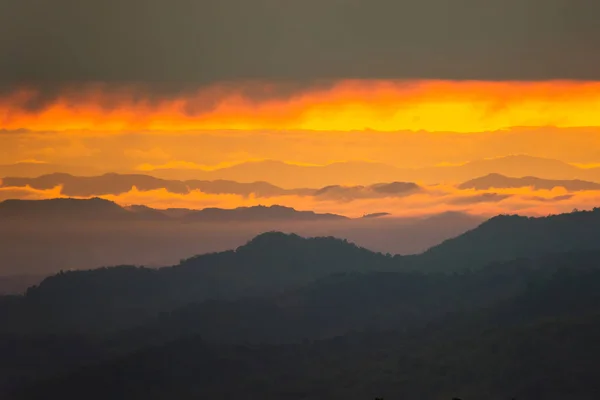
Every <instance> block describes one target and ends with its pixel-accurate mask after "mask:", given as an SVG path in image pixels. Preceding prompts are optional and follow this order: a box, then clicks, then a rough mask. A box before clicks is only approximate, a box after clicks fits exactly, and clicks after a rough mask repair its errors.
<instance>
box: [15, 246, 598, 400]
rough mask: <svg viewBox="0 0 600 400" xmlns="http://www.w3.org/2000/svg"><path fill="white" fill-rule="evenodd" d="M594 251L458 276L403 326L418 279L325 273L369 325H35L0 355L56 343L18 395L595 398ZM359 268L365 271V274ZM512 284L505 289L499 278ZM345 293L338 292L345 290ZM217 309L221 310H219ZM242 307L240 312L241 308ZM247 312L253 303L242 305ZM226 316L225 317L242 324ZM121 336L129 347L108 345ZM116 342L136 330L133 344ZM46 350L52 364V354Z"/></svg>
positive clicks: (317, 304)
mask: <svg viewBox="0 0 600 400" xmlns="http://www.w3.org/2000/svg"><path fill="white" fill-rule="evenodd" d="M598 256H599V254H598V253H594V254H592V253H585V254H570V255H565V256H564V257H563V258H562V261H558V262H557V261H556V260H552V259H550V258H549V259H542V260H536V261H528V262H524V261H519V262H515V263H510V264H508V265H505V266H504V267H505V268H504V269H503V270H502V269H500V268H499V267H498V268H491V269H489V271H488V272H487V273H488V274H489V277H492V276H495V277H494V278H493V279H490V280H489V281H488V282H487V283H484V282H485V280H481V281H480V282H481V283H482V284H483V285H482V288H481V291H480V292H479V293H478V294H475V295H473V298H469V296H471V294H469V293H468V291H466V290H462V291H455V290H450V291H449V292H450V293H452V292H454V293H455V297H456V299H455V300H453V301H455V302H457V304H458V303H460V301H459V300H458V298H463V300H466V303H468V304H470V306H469V307H465V306H464V305H463V307H462V309H461V311H460V312H452V313H441V315H438V316H437V318H434V319H430V320H429V322H427V323H422V324H416V325H405V326H404V327H402V326H401V325H402V319H403V318H404V316H405V314H404V313H403V312H402V311H401V310H402V309H403V308H404V307H405V306H406V304H415V300H414V299H415V298H418V297H419V295H418V292H419V290H414V291H411V290H410V288H411V285H407V286H406V288H405V289H406V290H408V293H405V294H404V295H398V297H397V298H395V299H393V298H391V297H390V292H388V291H387V290H385V284H384V283H383V282H384V281H389V280H390V277H389V276H388V278H387V279H379V280H375V281H373V280H370V279H366V280H356V281H354V282H353V283H351V284H350V285H347V283H338V284H336V285H334V286H328V288H327V290H328V291H329V293H330V296H333V297H334V298H336V297H337V298H338V299H340V298H339V297H338V296H339V293H343V292H344V290H347V289H349V290H348V292H349V293H351V292H352V293H355V294H357V295H358V294H360V298H359V297H357V298H355V300H354V305H355V307H356V306H358V305H359V304H360V303H361V299H364V298H367V299H369V298H377V301H369V300H367V301H366V305H363V306H362V307H360V306H358V309H361V308H362V310H361V311H359V312H360V313H363V312H364V310H365V309H370V310H371V315H372V317H371V320H372V321H373V326H372V327H371V328H367V329H360V330H358V331H355V332H354V333H352V332H348V333H346V334H343V335H340V336H337V337H334V338H330V339H326V340H316V341H315V340H311V339H307V340H304V341H303V342H301V343H300V342H296V343H288V344H278V345H274V344H266V343H265V344H259V343H255V344H249V343H247V341H244V340H241V339H240V340H237V341H236V342H234V343H230V344H226V343H222V342H221V343H218V341H215V340H214V339H211V338H210V337H208V338H207V337H205V336H204V335H202V334H200V335H198V331H193V330H189V331H187V332H186V333H180V334H179V336H177V337H170V338H165V339H163V340H157V341H155V342H153V343H145V344H144V343H143V342H142V343H140V342H139V341H135V340H130V341H129V342H127V340H126V339H124V336H113V337H112V339H109V340H107V341H104V342H98V341H97V340H95V341H88V342H82V341H81V340H80V339H79V340H76V339H75V338H72V339H71V343H72V344H71V345H69V344H68V343H66V342H65V341H64V340H63V341H61V339H60V338H59V337H54V338H46V342H45V343H46V344H45V345H43V344H40V343H44V342H42V341H40V339H36V341H35V342H33V343H37V346H36V347H34V346H32V345H31V343H32V340H34V339H28V340H29V344H28V345H27V340H24V339H21V340H22V341H21V343H17V344H20V346H22V352H21V353H19V352H18V351H17V350H16V349H15V347H14V345H15V341H13V342H12V344H13V347H11V348H9V349H7V351H6V353H5V354H7V356H5V361H3V362H4V365H5V366H4V368H6V363H7V361H6V359H7V358H8V359H10V357H11V355H12V356H13V357H16V356H15V354H20V356H21V357H25V355H29V354H32V355H33V354H35V355H36V356H37V357H38V358H39V357H40V355H44V354H45V353H44V352H48V351H51V352H52V351H54V352H57V350H56V349H61V350H62V351H63V352H62V354H63V356H62V358H61V359H60V363H62V364H60V363H59V364H60V368H59V369H57V371H58V372H55V371H52V373H49V372H48V371H47V370H46V371H45V373H44V371H42V372H38V373H37V374H36V376H38V377H40V376H42V377H43V376H45V378H43V379H39V380H36V379H35V378H33V379H34V381H31V379H32V378H31V377H29V378H28V377H26V374H24V373H23V372H22V375H21V380H20V382H21V384H20V385H17V386H18V387H17V388H16V389H15V391H13V392H12V393H13V398H14V399H42V398H45V396H47V395H48V394H49V393H60V394H61V398H63V399H67V400H68V399H79V398H88V399H105V398H111V399H146V398H152V399H170V398H178V399H195V398H217V399H229V398H245V399H299V398H300V399H373V398H375V397H383V398H422V399H452V398H453V397H460V398H464V399H469V398H485V399H491V400H496V399H498V400H500V399H511V398H523V399H549V400H554V399H563V398H569V399H577V400H584V399H585V400H591V399H595V398H597V395H598V393H599V392H598V390H600V385H599V383H598V382H599V381H598V378H599V376H598V374H599V373H598V371H597V368H595V363H596V360H597V358H598V357H599V356H600V346H598V344H597V335H598V334H600V312H599V311H600V296H599V295H598V293H600V269H599V268H598V267H597V265H598V260H600V258H598ZM499 271H511V272H510V273H507V272H503V273H500V272H499ZM519 275H522V276H526V277H527V278H526V279H525V280H524V281H523V282H522V283H524V285H516V286H515V285H513V284H511V283H510V282H511V281H512V283H514V282H515V281H513V279H512V278H510V277H513V278H514V277H515V276H519ZM430 278H432V279H433V277H430ZM423 279H425V280H426V279H427V278H425V277H423ZM444 279H449V280H451V279H459V277H455V278H451V277H448V276H446V277H445V278H442V277H440V276H438V277H437V278H435V279H434V280H437V285H439V286H438V287H437V289H438V290H439V289H442V291H441V292H442V293H443V292H444V291H443V287H444V286H445V283H444V282H443V280H444ZM466 279H467V280H468V279H469V278H468V277H467V278H466ZM343 281H344V280H343ZM351 281H352V280H351ZM346 282H347V281H346ZM360 282H364V283H363V284H362V287H361V283H360ZM374 282H377V283H376V284H375V283H374ZM448 282H449V281H448ZM357 285H358V286H357ZM450 285H451V284H450ZM326 286H327V285H326ZM336 286H337V287H336ZM498 286H499V287H504V290H503V291H504V294H505V295H506V296H500V297H498V298H497V299H496V300H494V301H493V302H489V303H488V304H487V305H486V306H485V307H483V306H482V305H481V304H479V305H478V306H474V303H475V301H474V299H475V298H478V297H480V296H482V294H483V293H485V290H484V289H486V290H488V291H489V290H490V289H492V288H494V287H498ZM509 287H512V288H513V289H512V290H507V288H509ZM344 288H345V289H344ZM398 288H399V287H398ZM382 289H384V290H382ZM311 290H314V288H313V289H311ZM438 290H435V291H431V292H424V293H422V298H421V299H420V300H419V301H417V303H418V302H421V303H423V304H426V303H427V300H429V301H432V302H434V303H435V302H437V303H438V304H442V303H445V302H448V299H449V297H447V293H446V295H441V296H440V297H437V298H433V299H432V297H431V296H432V294H434V296H435V293H436V292H438ZM317 291H318V289H317ZM386 292H387V293H386ZM509 292H510V294H509ZM402 296H404V299H402V298H401V297H402ZM349 299H350V298H349V297H346V298H345V301H347V300H349ZM411 299H412V300H411ZM340 300H341V299H340ZM313 301H314V308H312V309H313V313H314V312H315V310H316V308H327V307H328V304H329V307H331V308H330V309H331V311H332V312H331V314H330V315H321V316H320V319H319V321H320V323H322V324H323V323H328V322H329V321H330V319H331V317H332V316H335V315H336V312H335V311H334V310H340V307H339V306H340V304H342V303H343V301H342V302H339V303H336V302H335V301H332V300H328V297H327V296H325V297H319V296H317V295H313ZM363 302H364V301H363ZM332 306H333V307H332ZM240 307H241V308H242V309H243V307H244V306H243V305H241V306H240ZM390 307H395V308H396V309H397V310H399V311H400V312H398V313H397V317H396V323H397V325H396V327H395V328H394V329H392V330H387V331H384V330H383V329H381V327H378V326H377V323H376V321H377V316H378V315H380V314H381V313H382V309H383V310H385V309H386V308H390ZM250 308H251V307H248V308H247V309H250ZM342 308H343V307H342ZM310 309H311V308H309V309H307V310H310ZM214 310H215V311H214V313H215V314H218V313H220V312H221V311H222V309H219V308H214ZM340 311H341V312H342V313H343V310H340ZM384 313H385V311H384ZM236 315H237V317H236V318H237V319H238V320H239V319H241V318H243V317H244V315H245V313H243V312H241V313H238V314H236ZM259 315H260V316H262V317H260V318H258V319H254V322H255V325H256V326H257V327H256V329H259V328H260V327H262V328H263V329H264V330H265V331H272V330H274V329H276V327H275V326H273V325H269V324H266V323H265V316H268V315H269V313H268V312H265V310H263V311H261V312H260V314H259ZM347 315H349V314H347ZM193 317H194V314H193V313H192V314H189V315H188V317H187V318H188V320H190V321H191V320H192V319H193ZM195 317H196V319H197V320H198V321H202V320H204V321H205V322H206V324H207V325H212V324H213V321H214V319H206V318H207V316H206V314H204V315H202V314H197V315H196V316H195ZM213 318H214V317H213ZM253 318H254V315H252V314H251V317H249V318H248V319H253ZM288 322H289V321H282V323H288ZM225 326H228V327H229V329H230V330H237V329H239V327H240V325H235V324H234V325H228V324H225V325H223V327H225ZM281 328H285V327H282V326H280V329H281ZM378 328H379V329H378ZM147 332H148V331H143V330H142V331H137V332H135V333H134V335H138V338H143V337H145V335H148V333H147ZM48 343H51V344H52V345H50V346H48ZM119 343H121V346H125V347H121V348H120V349H119V350H115V349H116V348H118V344H119ZM123 343H136V344H137V345H138V347H136V346H133V345H131V344H129V345H123ZM127 346H129V347H128V348H129V350H127V349H126V348H127ZM40 351H41V353H40ZM75 352H77V353H76V354H75ZM21 359H23V358H21ZM42 359H44V360H48V358H46V357H42ZM94 360H96V361H94ZM48 364H49V365H47V366H46V368H49V367H50V366H51V365H52V363H51V362H49V363H48ZM11 373H14V371H11ZM13 388H14V386H13ZM91 388H94V389H93V390H91Z"/></svg>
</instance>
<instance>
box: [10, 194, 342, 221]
mask: <svg viewBox="0 0 600 400" xmlns="http://www.w3.org/2000/svg"><path fill="white" fill-rule="evenodd" d="M11 219H12V220H27V219H35V220H44V219H60V220H64V221H69V220H71V221H90V220H98V221H116V220H117V221H118V220H130V221H135V220H138V221H139V220H166V219H178V220H183V221H189V222H194V221H197V222H201V221H205V222H221V221H241V222H243V221H262V220H278V219H279V220H332V219H338V220H340V219H346V217H344V216H341V215H336V214H318V213H315V212H312V211H297V210H295V209H293V208H291V207H284V206H279V205H273V206H268V207H267V206H253V207H238V208H233V209H222V208H205V209H202V210H191V209H175V210H174V209H165V210H159V209H154V208H151V207H147V206H142V205H134V206H129V207H121V206H119V205H118V204H116V203H114V202H112V201H109V200H105V199H101V198H97V197H95V198H91V199H72V198H56V199H48V200H16V199H15V200H5V201H2V202H0V220H11Z"/></svg>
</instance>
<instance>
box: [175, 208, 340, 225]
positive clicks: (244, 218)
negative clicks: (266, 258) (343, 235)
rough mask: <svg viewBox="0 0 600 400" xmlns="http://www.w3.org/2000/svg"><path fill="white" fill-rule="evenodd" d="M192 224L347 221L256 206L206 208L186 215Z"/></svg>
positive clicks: (337, 217) (307, 212)
mask: <svg viewBox="0 0 600 400" xmlns="http://www.w3.org/2000/svg"><path fill="white" fill-rule="evenodd" d="M184 218H185V220H186V221H190V222H233V221H237V222H248V221H277V220H294V221H331V220H343V219H347V218H346V217H344V216H341V215H336V214H317V213H314V212H312V211H296V210H295V209H293V208H291V207H284V206H276V205H275V206H269V207H266V206H254V207H238V208H234V209H230V210H228V209H222V208H205V209H203V210H200V211H193V212H191V213H188V214H187V215H185V217H184Z"/></svg>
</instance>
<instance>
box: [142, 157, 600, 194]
mask: <svg viewBox="0 0 600 400" xmlns="http://www.w3.org/2000/svg"><path fill="white" fill-rule="evenodd" d="M492 173H498V174H502V175H506V176H537V177H539V178H543V179H561V180H571V179H587V180H591V181H598V182H600V168H589V169H585V168H579V167H576V166H574V165H571V164H568V163H565V162H562V161H558V160H553V159H548V158H542V157H533V156H528V155H509V156H504V157H497V158H490V159H482V160H474V161H470V162H467V163H465V164H462V165H443V166H431V167H422V168H399V167H394V166H390V165H386V164H381V163H371V162H360V161H355V162H340V163H333V164H328V165H320V166H304V165H295V164H288V163H285V162H281V161H256V162H246V163H241V164H238V165H234V166H231V167H224V168H220V169H216V170H212V171H202V170H169V169H163V170H160V169H157V170H153V171H151V172H149V174H151V175H153V176H157V177H160V178H164V179H207V180H215V179H228V180H233V181H238V182H254V181H267V182H270V183H272V184H274V185H277V186H279V187H282V188H288V189H290V188H298V187H311V188H312V187H326V186H335V185H340V186H368V185H373V184H376V183H378V182H419V183H424V184H438V183H458V182H464V181H467V180H470V179H475V178H477V177H480V176H482V175H487V174H492Z"/></svg>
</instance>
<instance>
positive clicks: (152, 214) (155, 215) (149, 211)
mask: <svg viewBox="0 0 600 400" xmlns="http://www.w3.org/2000/svg"><path fill="white" fill-rule="evenodd" d="M124 208H125V209H126V210H127V211H129V212H131V213H133V214H135V215H136V216H137V217H140V218H141V219H144V220H156V221H167V220H170V219H172V218H173V216H172V215H169V213H167V212H164V211H163V210H157V209H154V208H151V207H148V206H144V205H132V206H127V207H124ZM188 211H189V212H191V211H192V210H188Z"/></svg>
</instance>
